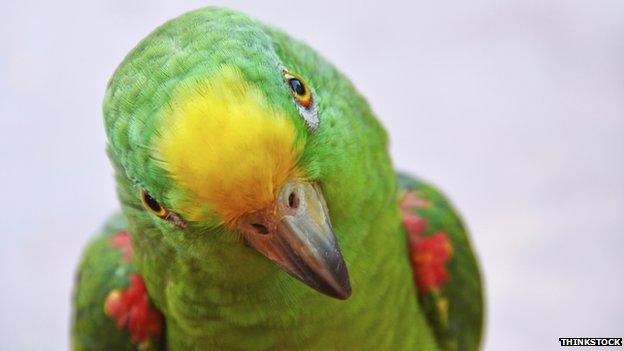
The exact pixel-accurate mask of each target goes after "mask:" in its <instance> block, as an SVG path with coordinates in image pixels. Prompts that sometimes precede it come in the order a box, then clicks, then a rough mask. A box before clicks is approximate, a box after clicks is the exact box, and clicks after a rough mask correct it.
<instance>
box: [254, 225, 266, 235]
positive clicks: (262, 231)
mask: <svg viewBox="0 0 624 351" xmlns="http://www.w3.org/2000/svg"><path fill="white" fill-rule="evenodd" d="M251 226H252V227H253V228H254V229H255V230H256V231H257V232H258V233H260V234H262V235H266V234H269V230H268V229H267V227H266V226H265V225H264V224H259V223H252V224H251Z"/></svg>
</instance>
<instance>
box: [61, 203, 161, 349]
mask: <svg viewBox="0 0 624 351" xmlns="http://www.w3.org/2000/svg"><path fill="white" fill-rule="evenodd" d="M163 329H164V320H163V317H162V315H161V314H160V312H158V310H156V309H155V308H154V306H153V305H152V304H151V302H150V299H149V295H148V293H147V289H146V287H145V283H144V282H143V279H142V278H141V276H140V275H139V274H138V273H137V272H136V271H135V268H134V265H133V262H132V243H131V239H130V235H129V234H128V232H127V229H126V225H125V222H124V220H123V218H122V216H121V215H120V214H118V215H115V216H113V217H112V218H111V219H110V220H108V221H107V223H106V225H105V226H104V228H103V229H102V230H101V232H100V233H99V234H98V235H97V236H96V237H95V238H93V239H92V240H91V242H90V243H89V244H88V245H87V248H86V249H85V252H84V253H83V257H82V261H81V263H80V267H79V269H78V274H77V276H76V282H75V287H74V297H73V316H72V339H71V340H72V349H73V350H120V351H123V350H141V351H148V350H149V351H152V350H162V349H164V343H163V340H164V337H163V335H164V330H163Z"/></svg>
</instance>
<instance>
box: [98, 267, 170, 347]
mask: <svg viewBox="0 0 624 351" xmlns="http://www.w3.org/2000/svg"><path fill="white" fill-rule="evenodd" d="M104 313H106V315H107V316H108V317H110V318H111V319H112V320H113V321H115V323H116V324H117V328H119V329H127V330H128V331H129V332H130V335H131V336H132V342H133V343H135V344H138V345H140V344H143V343H145V342H146V341H148V339H149V338H150V337H151V336H155V337H158V336H160V334H161V332H162V317H161V315H160V313H159V312H158V311H157V310H156V309H154V308H153V307H152V306H151V305H150V302H149V296H148V295H147V289H145V283H144V282H143V279H141V277H140V276H139V275H138V274H132V275H131V276H130V286H128V288H127V289H125V290H119V289H115V290H113V291H111V292H110V293H109V294H108V296H107V297H106V302H105V303H104Z"/></svg>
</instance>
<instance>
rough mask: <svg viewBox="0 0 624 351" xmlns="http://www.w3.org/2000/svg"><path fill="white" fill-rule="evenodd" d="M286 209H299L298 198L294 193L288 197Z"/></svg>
mask: <svg viewBox="0 0 624 351" xmlns="http://www.w3.org/2000/svg"><path fill="white" fill-rule="evenodd" d="M288 207H290V208H292V209H297V207H299V197H298V196H297V194H295V192H294V191H293V192H292V193H290V195H289V196H288Z"/></svg>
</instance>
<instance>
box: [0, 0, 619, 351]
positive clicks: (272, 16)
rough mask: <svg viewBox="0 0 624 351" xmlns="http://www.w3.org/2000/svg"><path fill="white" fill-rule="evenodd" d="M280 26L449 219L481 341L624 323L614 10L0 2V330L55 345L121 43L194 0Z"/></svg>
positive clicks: (105, 172)
mask: <svg viewBox="0 0 624 351" xmlns="http://www.w3.org/2000/svg"><path fill="white" fill-rule="evenodd" d="M209 4H211V5H221V6H228V7H232V8H236V9H239V10H242V11H245V12H247V13H249V14H250V15H252V16H254V17H256V18H258V19H260V20H262V21H264V22H268V23H271V24H273V25H274V26H277V27H280V28H282V29H285V30H286V31H287V32H288V33H290V34H291V35H292V36H294V37H296V38H299V39H302V40H303V41H305V42H307V43H309V44H310V45H311V46H312V47H314V48H316V49H317V50H318V51H320V52H321V53H322V54H323V55H324V56H325V57H327V58H328V59H329V60H330V61H332V62H334V63H335V64H336V65H337V66H338V68H339V69H341V70H342V71H343V72H344V73H345V74H346V75H347V76H349V77H350V78H351V79H352V80H353V82H354V83H355V85H356V86H357V87H358V88H359V89H360V91H361V92H362V93H363V94H364V95H365V96H367V97H368V99H369V101H370V103H371V105H372V106H373V109H374V110H375V111H376V113H377V114H378V116H379V118H380V119H381V120H382V121H383V123H384V124H385V125H386V127H387V129H388V131H389V134H390V136H391V140H392V154H393V156H394V160H395V163H396V165H397V166H398V167H399V168H402V169H405V170H409V171H411V172H413V173H416V174H419V175H420V176H422V177H424V178H426V179H429V180H431V181H433V182H434V183H436V184H437V185H439V186H440V187H441V188H442V189H443V190H445V192H446V193H447V194H448V195H449V196H450V197H451V198H452V199H453V200H454V202H455V203H456V204H457V206H458V208H459V209H460V211H461V212H462V214H463V215H464V217H465V219H466V222H467V224H468V226H469V228H470V229H471V230H472V233H473V234H472V238H473V241H474V244H475V246H476V250H477V251H478V254H479V257H480V259H481V263H482V266H483V271H484V274H485V281H486V283H487V305H488V311H487V333H486V336H485V349H486V350H528V349H531V350H551V349H552V350H557V349H559V343H558V338H559V337H570V336H575V337H581V336H586V337H598V336H617V337H621V336H623V334H624V327H623V326H624V302H623V300H622V298H623V297H624V280H623V279H622V278H623V277H624V256H623V255H622V253H621V252H620V250H621V249H622V248H624V99H623V97H624V95H623V94H624V78H623V77H624V3H623V2H622V1H619V0H614V1H571V0H560V1H552V0H550V1H526V0H518V1H469V2H466V1H463V2H459V1H458V2H454V3H450V2H440V1H409V2H408V1H405V2H394V1H382V2H380V1H359V2H350V3H349V2H338V1H335V0H333V1H305V2H293V1H286V0H284V1H273V2H266V1H262V2H260V1H256V2H249V1H213V2H211V1H178V2H175V4H174V2H171V1H165V0H159V1H154V0H149V1H148V0H140V1H121V0H108V1H104V0H99V1H79V0H74V1H68V0H60V1H54V2H50V1H32V0H24V1H19V2H18V1H2V2H1V3H0V39H1V40H2V44H1V45H0V142H1V145H0V164H1V165H2V166H1V167H0V176H1V181H2V191H1V194H2V200H1V201H0V213H1V215H0V218H1V219H0V222H1V226H0V228H1V229H2V232H1V234H0V239H1V240H0V279H1V282H2V283H1V288H0V336H1V337H0V339H1V340H2V347H1V348H2V349H3V350H63V349H67V347H68V335H69V334H68V328H69V313H70V295H71V290H72V281H73V275H74V269H75V267H76V264H77V262H78V260H79V257H80V254H81V250H82V248H83V247H84V245H85V244H86V242H87V240H88V239H89V237H90V236H91V235H92V234H93V233H94V231H95V230H96V229H97V228H98V226H99V225H100V224H101V222H102V221H103V220H104V219H105V218H106V216H107V215H109V214H110V213H112V212H113V211H115V209H116V208H117V200H116V198H115V192H114V184H113V178H112V169H111V167H110V165H109V162H108V160H107V158H106V156H105V153H104V147H105V136H104V131H103V126H102V116H101V101H102V99H103V94H104V89H105V85H106V82H107V79H108V78H109V77H110V76H111V74H112V72H113V70H114V69H115V67H116V66H117V65H118V64H119V63H120V62H121V60H122V59H123V57H124V55H125V54H126V53H127V52H128V51H129V50H130V49H131V48H132V47H133V46H134V45H135V44H136V43H137V42H138V41H139V40H140V39H141V38H143V37H144V36H145V35H147V34H148V33H149V32H150V31H151V30H153V29H154V28H155V27H156V26H158V25H160V24H162V23H163V22H164V21H166V20H168V19H170V18H172V17H175V16H177V15H179V14H181V13H183V12H186V11H188V10H191V9H195V8H198V7H201V6H205V5H209Z"/></svg>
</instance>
